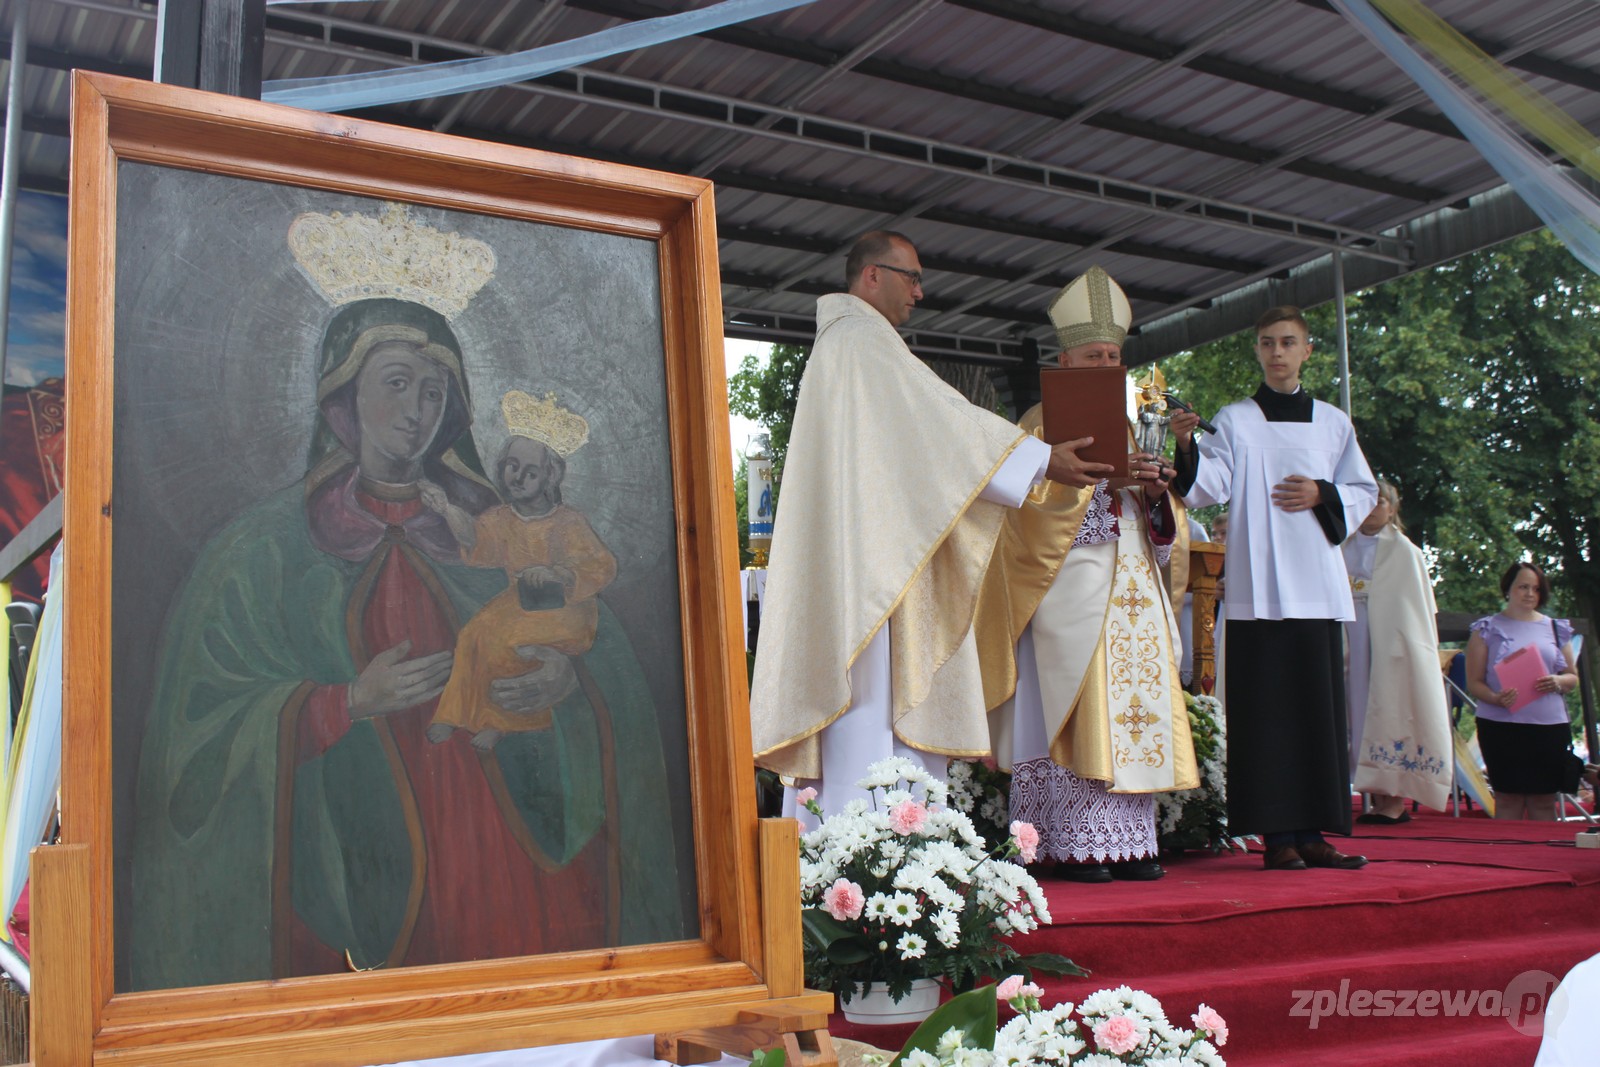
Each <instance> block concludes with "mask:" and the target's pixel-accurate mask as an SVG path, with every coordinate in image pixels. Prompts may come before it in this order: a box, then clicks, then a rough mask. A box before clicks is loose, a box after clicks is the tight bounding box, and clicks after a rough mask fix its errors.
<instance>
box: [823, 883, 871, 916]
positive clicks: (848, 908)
mask: <svg viewBox="0 0 1600 1067" xmlns="http://www.w3.org/2000/svg"><path fill="white" fill-rule="evenodd" d="M866 904H867V898H866V897H864V896H862V895H861V887H860V886H858V885H856V884H855V883H854V882H852V881H850V880H848V879H845V878H841V879H839V880H838V881H837V882H834V883H833V884H832V885H831V886H829V887H828V888H826V889H824V890H823V891H822V906H823V907H824V908H826V909H827V910H828V914H829V915H832V916H833V917H834V918H835V919H838V920H839V921H840V922H843V921H844V920H845V919H859V918H861V909H862V908H864V907H866Z"/></svg>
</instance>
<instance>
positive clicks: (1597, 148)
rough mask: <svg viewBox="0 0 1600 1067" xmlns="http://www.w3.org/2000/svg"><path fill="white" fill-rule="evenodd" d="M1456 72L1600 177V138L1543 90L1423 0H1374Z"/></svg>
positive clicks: (1546, 140)
mask: <svg viewBox="0 0 1600 1067" xmlns="http://www.w3.org/2000/svg"><path fill="white" fill-rule="evenodd" d="M1371 2H1372V6H1373V7H1375V8H1377V9H1378V10H1379V11H1381V12H1383V14H1385V15H1386V16H1388V18H1389V21H1391V22H1393V23H1394V24H1395V25H1396V26H1399V27H1400V28H1401V29H1402V30H1404V31H1405V32H1406V33H1408V34H1410V35H1411V37H1412V38H1414V39H1415V40H1416V41H1417V43H1419V44H1421V45H1422V46H1423V47H1425V48H1426V49H1428V51H1429V52H1431V53H1432V54H1433V56H1434V58H1435V59H1437V60H1438V61H1439V62H1440V63H1441V64H1443V65H1444V66H1445V68H1446V69H1448V70H1449V71H1450V72H1451V73H1452V74H1455V75H1456V76H1457V77H1459V78H1460V79H1461V80H1463V81H1465V82H1466V83H1467V84H1468V85H1470V86H1471V87H1472V88H1473V89H1475V90H1477V91H1478V92H1479V93H1480V94H1481V95H1482V96H1484V97H1485V98H1486V99H1487V100H1488V101H1489V102H1490V103H1492V104H1494V105H1495V106H1496V107H1498V108H1499V109H1500V110H1501V111H1503V112H1505V113H1506V114H1507V115H1509V116H1511V117H1512V118H1513V119H1515V120H1516V121H1517V122H1518V123H1520V124H1521V125H1522V126H1523V127H1524V128H1525V129H1527V130H1528V131H1529V132H1530V133H1532V134H1534V136H1536V137H1538V138H1539V140H1541V141H1543V142H1544V143H1545V144H1547V145H1549V146H1550V147H1551V148H1553V149H1555V150H1556V151H1557V152H1559V153H1561V155H1562V156H1564V157H1565V158H1566V159H1567V160H1568V161H1569V162H1571V163H1572V164H1573V165H1574V166H1576V167H1577V168H1578V169H1580V170H1582V171H1583V172H1584V173H1585V174H1587V175H1589V176H1590V177H1591V178H1594V179H1595V180H1596V181H1600V140H1596V138H1595V137H1594V135H1592V134H1591V133H1589V131H1588V130H1585V129H1584V128H1583V127H1582V126H1581V125H1579V124H1578V122H1577V121H1576V120H1575V119H1573V118H1572V116H1570V115H1568V114H1567V113H1566V112H1565V111H1562V110H1561V109H1560V108H1559V107H1557V106H1556V105H1555V104H1553V103H1551V102H1550V100H1549V99H1548V98H1547V97H1545V96H1544V95H1543V94H1542V93H1540V92H1539V91H1538V90H1536V89H1534V88H1533V87H1532V86H1530V85H1529V84H1528V83H1527V82H1525V81H1523V80H1522V79H1521V78H1519V77H1518V76H1517V75H1515V74H1513V73H1512V72H1511V71H1509V70H1507V69H1506V68H1505V67H1504V66H1503V65H1502V64H1500V63H1499V62H1497V61H1496V60H1495V59H1494V58H1493V57H1491V56H1489V55H1488V54H1486V53H1485V52H1484V51H1483V50H1482V49H1481V48H1479V47H1478V46H1477V45H1475V44H1473V43H1472V42H1471V41H1469V40H1467V39H1466V37H1464V36H1462V35H1461V34H1460V33H1458V32H1457V31H1456V30H1455V29H1453V28H1452V27H1451V26H1450V25H1449V24H1448V23H1447V22H1445V21H1444V19H1442V18H1440V17H1439V16H1438V15H1436V14H1434V13H1433V12H1432V11H1430V10H1429V9H1428V8H1427V7H1426V6H1424V5H1423V4H1422V3H1421V0H1371Z"/></svg>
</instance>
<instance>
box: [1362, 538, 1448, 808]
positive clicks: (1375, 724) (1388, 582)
mask: <svg viewBox="0 0 1600 1067" xmlns="http://www.w3.org/2000/svg"><path fill="white" fill-rule="evenodd" d="M1357 536H1358V537H1359V536H1360V535H1359V534H1358V535H1357ZM1372 541H1373V545H1372V546H1371V547H1372V563H1371V575H1372V577H1371V579H1370V580H1369V581H1367V583H1366V585H1365V588H1363V589H1361V590H1358V591H1357V594H1358V595H1357V598H1356V607H1357V609H1358V614H1359V616H1360V623H1361V624H1362V625H1363V628H1364V629H1365V630H1366V631H1367V632H1366V633H1363V634H1359V635H1357V634H1356V633H1355V632H1354V631H1352V641H1351V646H1350V650H1351V655H1350V685H1349V686H1348V689H1349V692H1350V693H1351V709H1352V711H1354V709H1355V707H1356V704H1355V699H1356V697H1355V692H1356V688H1357V685H1358V684H1359V687H1360V690H1361V694H1360V698H1361V709H1362V714H1361V725H1360V726H1359V727H1357V726H1356V725H1354V722H1352V725H1351V732H1350V735H1351V737H1352V738H1355V739H1356V740H1357V742H1358V743H1357V745H1356V747H1355V751H1354V753H1353V755H1354V757H1355V758H1354V759H1353V761H1352V766H1353V767H1354V768H1355V770H1354V778H1355V787H1356V788H1357V789H1359V790H1361V791H1362V792H1364V793H1377V794H1382V795H1385V796H1397V797H1412V798H1414V799H1416V800H1419V801H1421V802H1422V803H1424V804H1426V805H1427V806H1428V807H1430V808H1435V809H1443V808H1444V806H1445V805H1446V804H1447V803H1448V802H1449V800H1450V791H1451V786H1452V784H1453V782H1454V777H1453V770H1454V766H1455V762H1454V754H1455V744H1454V738H1453V737H1452V735H1451V727H1450V704H1449V701H1448V700H1447V699H1446V697H1445V691H1444V680H1443V678H1442V677H1441V676H1440V671H1439V638H1438V628H1437V624H1436V620H1435V607H1434V599H1433V583H1432V580H1431V579H1430V578H1429V576H1428V567H1427V562H1426V561H1425V560H1424V559H1423V557H1422V551H1421V550H1420V549H1419V548H1417V546H1416V545H1414V544H1412V543H1411V542H1410V541H1409V540H1407V539H1406V537H1405V536H1404V535H1403V534H1401V533H1400V532H1399V531H1397V530H1396V529H1395V528H1394V527H1392V526H1389V527H1385V528H1384V529H1383V530H1382V531H1380V532H1379V533H1378V535H1377V536H1376V537H1374V538H1372ZM1358 550H1360V546H1358ZM1360 564H1361V560H1359V559H1358V564H1357V565H1358V566H1360ZM1360 580H1361V579H1353V580H1352V584H1354V582H1356V581H1360ZM1363 594H1364V596H1363ZM1361 609H1364V610H1361ZM1358 636H1359V639H1360V641H1359V643H1360V648H1359V650H1358V647H1357V644H1358V641H1357V640H1356V638H1357V637H1358ZM1358 651H1360V652H1361V653H1362V655H1363V657H1364V658H1365V662H1359V663H1358V660H1357V652H1358ZM1358 672H1359V674H1358ZM1352 719H1353V716H1352Z"/></svg>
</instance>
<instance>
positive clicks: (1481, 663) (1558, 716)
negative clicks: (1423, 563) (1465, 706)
mask: <svg viewBox="0 0 1600 1067" xmlns="http://www.w3.org/2000/svg"><path fill="white" fill-rule="evenodd" d="M1500 592H1501V593H1503V594H1504V595H1505V598H1506V607H1505V610H1504V611H1502V612H1500V614H1498V615H1490V616H1488V617H1487V618H1482V619H1479V620H1478V621H1477V622H1475V623H1473V624H1472V636H1471V637H1470V638H1469V639H1468V641H1467V691H1468V692H1469V693H1471V694H1472V696H1474V697H1476V698H1477V701H1478V706H1477V716H1478V745H1479V747H1480V748H1481V749H1482V750H1483V761H1484V763H1485V764H1486V765H1487V766H1488V770H1489V784H1490V785H1491V786H1493V787H1494V804H1495V812H1494V814H1495V818H1497V819H1554V818H1555V817H1556V793H1557V792H1558V791H1559V790H1560V788H1561V785H1560V783H1561V767H1562V754H1563V753H1565V752H1566V751H1567V750H1568V749H1569V748H1570V747H1571V745H1572V726H1571V720H1570V719H1569V718H1568V716H1567V702H1566V694H1568V693H1570V692H1572V691H1573V690H1574V689H1576V688H1577V686H1578V672H1577V670H1576V669H1575V668H1574V666H1573V662H1574V661H1573V656H1572V644H1571V642H1572V624H1571V623H1569V622H1567V620H1565V619H1551V618H1550V617H1549V616H1547V615H1543V614H1541V613H1540V611H1539V609H1540V608H1542V607H1544V602H1545V601H1546V600H1547V599H1549V596H1550V583H1549V582H1548V581H1547V580H1546V579H1545V576H1544V571H1542V570H1540V569H1539V567H1538V565H1537V564H1533V563H1513V564H1512V565H1511V566H1510V567H1509V568H1508V569H1507V570H1506V572H1505V573H1504V574H1503V575H1501V576H1500ZM1530 645H1531V646H1532V647H1533V648H1534V650H1535V651H1536V652H1537V653H1538V654H1539V656H1540V657H1541V658H1542V659H1543V661H1544V667H1545V670H1546V672H1547V673H1545V674H1542V675H1540V676H1539V677H1538V678H1537V679H1536V680H1535V681H1534V683H1533V684H1534V689H1535V690H1536V691H1537V693H1538V695H1537V696H1536V697H1535V698H1534V699H1533V700H1532V701H1531V702H1528V703H1525V704H1523V705H1522V706H1520V707H1518V708H1517V710H1515V711H1511V710H1510V708H1511V706H1512V705H1513V704H1516V702H1517V698H1518V691H1517V690H1516V689H1515V688H1511V687H1506V686H1503V685H1502V684H1501V682H1500V679H1499V677H1498V676H1497V674H1496V673H1495V668H1496V667H1497V666H1498V665H1499V664H1500V662H1501V661H1502V660H1504V659H1505V658H1506V657H1507V656H1509V655H1510V654H1511V653H1513V652H1515V651H1517V650H1518V649H1521V648H1525V647H1528V646H1530Z"/></svg>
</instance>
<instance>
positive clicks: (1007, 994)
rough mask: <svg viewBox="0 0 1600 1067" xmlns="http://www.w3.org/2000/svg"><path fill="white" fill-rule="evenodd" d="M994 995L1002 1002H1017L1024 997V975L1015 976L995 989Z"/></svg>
mask: <svg viewBox="0 0 1600 1067" xmlns="http://www.w3.org/2000/svg"><path fill="white" fill-rule="evenodd" d="M994 995H995V996H996V997H998V998H999V999H1001V1000H1006V1001H1009V1000H1015V999H1017V998H1018V997H1019V996H1021V995H1022V975H1020V974H1014V975H1012V976H1011V977H1010V978H1007V979H1006V980H1005V981H1004V982H1001V983H1000V984H999V986H997V987H996V988H995V991H994Z"/></svg>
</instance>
